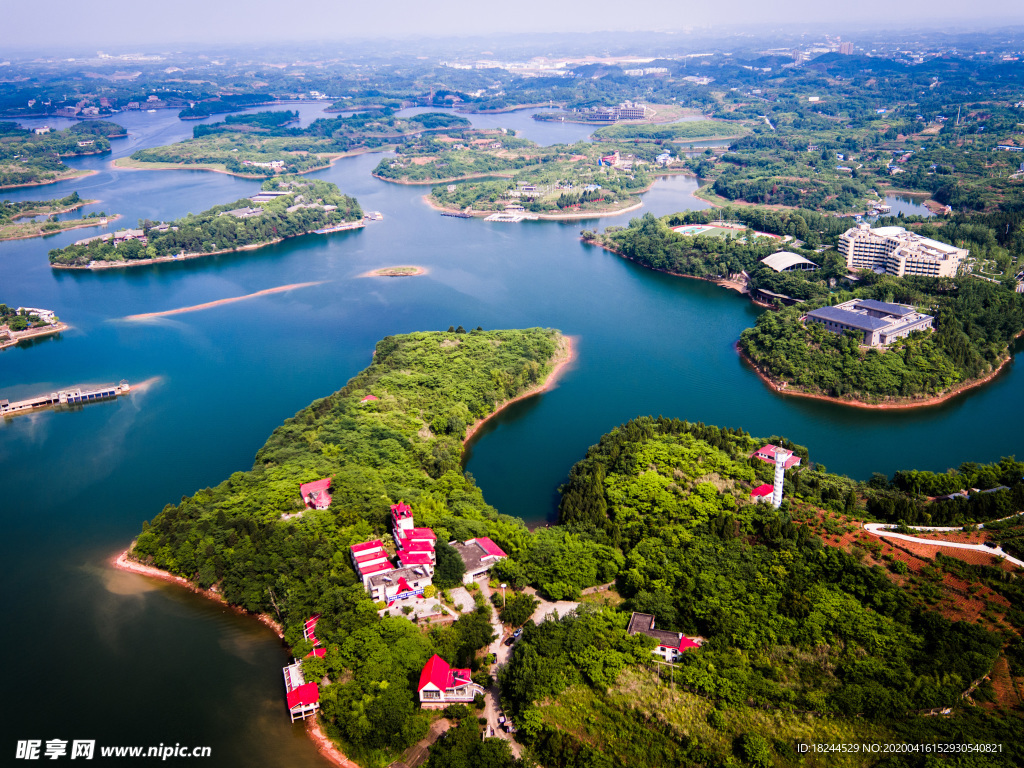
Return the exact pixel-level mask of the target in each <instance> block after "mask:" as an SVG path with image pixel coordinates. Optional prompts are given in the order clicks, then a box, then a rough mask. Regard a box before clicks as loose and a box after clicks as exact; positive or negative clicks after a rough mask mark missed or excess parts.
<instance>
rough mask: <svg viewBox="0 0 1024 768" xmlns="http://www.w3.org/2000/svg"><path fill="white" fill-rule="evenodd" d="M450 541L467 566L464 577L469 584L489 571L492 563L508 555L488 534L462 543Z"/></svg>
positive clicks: (465, 582) (464, 581)
mask: <svg viewBox="0 0 1024 768" xmlns="http://www.w3.org/2000/svg"><path fill="white" fill-rule="evenodd" d="M448 543H449V544H450V545H451V546H452V547H454V549H455V551H456V552H458V553H459V557H461V558H462V562H463V564H464V565H465V566H466V573H465V574H464V575H463V577H462V582H463V583H464V584H469V583H470V582H472V581H473V579H475V578H476V577H477V576H481V575H483V574H485V573H487V571H489V570H490V569H491V566H492V565H494V564H495V563H496V562H498V561H499V560H501V559H502V558H503V557H508V555H506V554H505V552H504V551H503V550H502V548H501V547H499V546H498V545H497V544H495V543H494V542H493V541H491V540H490V539H489V538H487V537H486V536H477V537H476V538H475V539H469V540H468V541H465V542H463V543H461V544H460V543H459V542H457V541H450V542H448Z"/></svg>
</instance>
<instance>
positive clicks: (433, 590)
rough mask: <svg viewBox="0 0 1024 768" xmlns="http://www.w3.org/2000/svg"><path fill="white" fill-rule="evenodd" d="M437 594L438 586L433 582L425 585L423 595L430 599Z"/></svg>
mask: <svg viewBox="0 0 1024 768" xmlns="http://www.w3.org/2000/svg"><path fill="white" fill-rule="evenodd" d="M436 594H437V587H435V586H434V585H433V584H427V586H425V587H424V588H423V596H424V597H425V598H427V599H428V600H429V599H430V598H432V597H433V596H434V595H436Z"/></svg>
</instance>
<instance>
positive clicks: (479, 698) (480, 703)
mask: <svg viewBox="0 0 1024 768" xmlns="http://www.w3.org/2000/svg"><path fill="white" fill-rule="evenodd" d="M473 706H474V707H476V708H477V709H483V708H484V707H485V706H487V701H486V700H485V699H484V695H483V694H482V693H478V694H477V695H476V696H474V697H473ZM484 722H486V721H484Z"/></svg>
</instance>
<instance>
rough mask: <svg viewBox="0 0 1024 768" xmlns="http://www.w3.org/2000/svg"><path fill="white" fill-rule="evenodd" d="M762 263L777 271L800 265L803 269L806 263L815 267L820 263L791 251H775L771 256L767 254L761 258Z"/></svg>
mask: <svg viewBox="0 0 1024 768" xmlns="http://www.w3.org/2000/svg"><path fill="white" fill-rule="evenodd" d="M761 263H762V264H764V265H765V266H766V267H771V268H772V269H774V270H775V271H776V272H785V271H786V270H787V269H792V268H793V267H800V268H801V269H803V268H804V265H805V264H810V265H811V267H813V268H815V269H816V268H817V267H818V265H817V264H815V263H814V262H813V261H811V260H810V259H805V258H804V257H803V256H800V255H798V254H795V253H790V252H789V251H778V252H776V253H773V254H772V255H771V256H766V257H765V258H763V259H761Z"/></svg>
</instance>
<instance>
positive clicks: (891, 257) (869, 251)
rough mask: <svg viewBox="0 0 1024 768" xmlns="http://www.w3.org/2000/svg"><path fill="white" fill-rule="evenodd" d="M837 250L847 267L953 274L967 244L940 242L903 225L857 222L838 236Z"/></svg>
mask: <svg viewBox="0 0 1024 768" xmlns="http://www.w3.org/2000/svg"><path fill="white" fill-rule="evenodd" d="M839 252H840V253H842V254H843V255H844V256H845V257H846V268H847V269H849V270H855V269H871V270H875V271H882V272H887V273H889V274H890V275H895V276H896V277H903V276H904V275H922V276H924V277H955V276H956V274H957V272H958V271H959V269H960V265H961V263H962V262H963V260H964V259H965V258H966V257H967V249H966V248H957V247H956V246H954V245H947V244H946V243H940V242H938V241H937V240H932V239H930V238H927V237H922V236H921V235H918V234H916V233H914V232H908V231H907V230H905V229H904V228H903V227H879V228H877V229H871V226H870V225H869V224H858V225H857V226H856V227H853V228H852V229H848V230H846V232H845V233H843V234H842V235H840V237H839Z"/></svg>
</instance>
